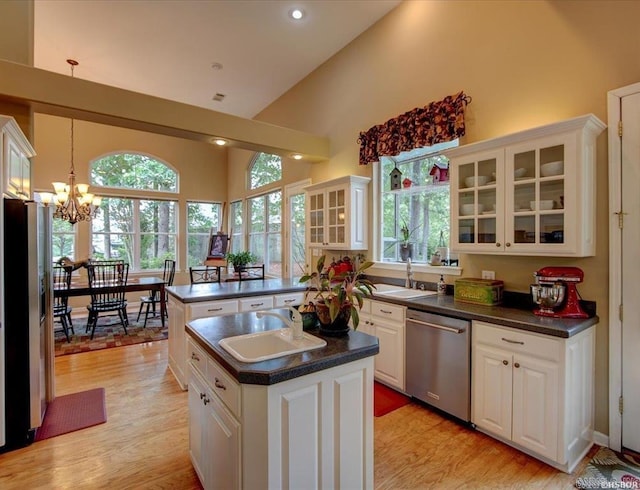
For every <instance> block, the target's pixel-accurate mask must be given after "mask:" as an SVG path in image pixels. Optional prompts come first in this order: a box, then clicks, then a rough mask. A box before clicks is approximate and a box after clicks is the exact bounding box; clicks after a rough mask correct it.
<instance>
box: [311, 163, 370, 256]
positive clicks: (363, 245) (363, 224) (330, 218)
mask: <svg viewBox="0 0 640 490" xmlns="http://www.w3.org/2000/svg"><path fill="white" fill-rule="evenodd" d="M370 180H371V179H370V178H368V177H359V176H355V175H349V176H346V177H341V178H339V179H334V180H330V181H328V182H321V183H319V184H313V185H310V186H307V187H305V192H306V213H307V244H308V246H309V247H318V248H328V249H335V250H366V249H367V248H368V243H367V241H368V233H369V232H368V220H369V213H368V209H367V208H368V194H367V192H368V188H369V181H370Z"/></svg>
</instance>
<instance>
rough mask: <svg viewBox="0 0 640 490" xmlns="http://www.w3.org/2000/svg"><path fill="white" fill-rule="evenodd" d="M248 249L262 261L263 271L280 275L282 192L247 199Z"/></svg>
mask: <svg viewBox="0 0 640 490" xmlns="http://www.w3.org/2000/svg"><path fill="white" fill-rule="evenodd" d="M248 209H249V218H250V220H249V251H250V252H252V253H253V254H255V255H256V256H257V257H259V258H260V261H262V262H263V263H264V268H265V272H266V273H269V274H270V275H275V276H278V277H281V276H282V192H281V191H276V192H271V193H269V194H265V195H263V196H258V197H253V198H251V199H249V200H248Z"/></svg>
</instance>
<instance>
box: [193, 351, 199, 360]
mask: <svg viewBox="0 0 640 490" xmlns="http://www.w3.org/2000/svg"><path fill="white" fill-rule="evenodd" d="M191 359H192V360H193V361H199V360H200V358H199V357H198V354H196V353H195V352H192V353H191Z"/></svg>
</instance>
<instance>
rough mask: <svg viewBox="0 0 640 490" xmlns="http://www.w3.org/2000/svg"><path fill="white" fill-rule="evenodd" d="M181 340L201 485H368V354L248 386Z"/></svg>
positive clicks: (370, 396)
mask: <svg viewBox="0 0 640 490" xmlns="http://www.w3.org/2000/svg"><path fill="white" fill-rule="evenodd" d="M187 343H188V345H189V349H190V350H193V352H195V353H196V357H197V360H196V359H193V360H190V361H189V364H190V370H191V375H190V378H189V453H190V457H191V460H192V463H193V465H194V468H195V469H196V472H197V474H198V477H199V478H200V481H201V483H202V485H203V487H204V488H205V490H209V489H213V488H224V489H225V490H233V489H240V488H373V411H372V409H371V407H373V358H372V357H368V358H365V359H360V360H357V361H354V362H350V363H347V364H343V365H340V366H336V367H332V368H329V369H326V370H323V371H319V372H315V373H312V374H308V375H305V376H301V377H298V378H294V379H291V380H287V381H283V382H281V383H277V384H273V385H268V386H265V385H250V384H240V383H238V382H237V381H236V380H235V379H233V378H232V377H231V376H230V375H229V373H227V372H226V371H225V370H224V368H223V367H222V366H221V365H220V364H219V363H218V362H217V361H216V360H215V359H214V358H213V357H212V356H210V355H208V354H205V353H204V351H203V350H202V349H201V348H200V346H199V345H197V344H196V343H195V342H194V341H193V340H192V338H191V337H190V336H187ZM203 359H204V360H205V362H202V360H203Z"/></svg>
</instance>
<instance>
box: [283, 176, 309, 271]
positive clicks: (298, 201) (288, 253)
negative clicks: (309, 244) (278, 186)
mask: <svg viewBox="0 0 640 490" xmlns="http://www.w3.org/2000/svg"><path fill="white" fill-rule="evenodd" d="M309 184H311V181H308V180H306V181H304V182H298V183H296V184H292V185H288V186H286V187H285V203H286V206H285V213H286V214H285V217H284V218H285V223H287V226H285V227H284V228H285V240H284V242H285V250H284V251H283V252H284V254H285V257H287V258H286V259H285V261H284V263H285V270H284V271H283V274H282V277H300V276H302V275H303V274H304V273H306V272H307V269H308V267H307V251H306V245H305V216H306V214H305V193H304V187H305V186H307V185H309Z"/></svg>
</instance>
